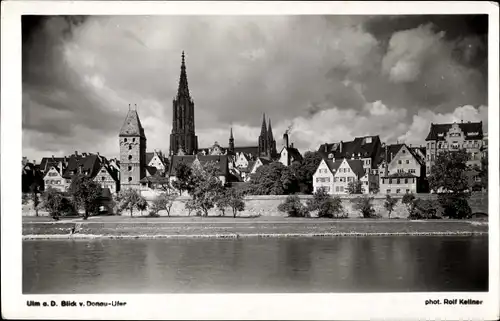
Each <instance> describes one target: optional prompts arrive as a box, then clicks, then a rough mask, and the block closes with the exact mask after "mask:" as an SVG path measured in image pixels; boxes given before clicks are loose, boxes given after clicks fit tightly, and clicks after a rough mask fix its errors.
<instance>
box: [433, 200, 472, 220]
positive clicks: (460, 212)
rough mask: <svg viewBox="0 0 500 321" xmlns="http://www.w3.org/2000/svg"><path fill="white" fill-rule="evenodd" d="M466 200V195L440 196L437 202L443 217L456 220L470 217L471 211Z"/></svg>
mask: <svg viewBox="0 0 500 321" xmlns="http://www.w3.org/2000/svg"><path fill="white" fill-rule="evenodd" d="M467 198H468V197H467V195H466V194H440V195H439V196H438V201H439V204H440V205H441V207H442V208H443V216H446V217H449V218H458V219H463V218H468V217H470V216H471V215H472V210H471V208H470V206H469V202H468V201H467Z"/></svg>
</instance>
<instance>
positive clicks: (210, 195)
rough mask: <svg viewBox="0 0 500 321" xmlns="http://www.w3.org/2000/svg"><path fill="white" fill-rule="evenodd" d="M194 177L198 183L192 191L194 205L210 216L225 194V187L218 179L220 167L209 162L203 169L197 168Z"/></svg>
mask: <svg viewBox="0 0 500 321" xmlns="http://www.w3.org/2000/svg"><path fill="white" fill-rule="evenodd" d="M192 177H193V181H195V182H196V185H194V187H193V188H192V189H191V191H190V195H191V197H192V200H193V203H192V205H193V206H194V208H195V209H196V210H199V211H201V212H202V213H203V214H204V215H205V216H208V211H209V210H210V209H212V208H213V207H214V206H215V204H216V202H217V201H218V199H219V198H220V197H221V195H223V193H224V186H223V185H222V182H221V181H220V180H219V177H218V166H217V165H216V164H215V163H214V162H207V163H205V164H204V165H203V166H202V167H201V168H196V169H195V170H194V171H193V176H192Z"/></svg>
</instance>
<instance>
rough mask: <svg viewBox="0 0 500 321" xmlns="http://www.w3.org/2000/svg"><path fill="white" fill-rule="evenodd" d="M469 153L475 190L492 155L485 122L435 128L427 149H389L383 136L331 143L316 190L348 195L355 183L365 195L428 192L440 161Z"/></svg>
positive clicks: (324, 153) (469, 171)
mask: <svg viewBox="0 0 500 321" xmlns="http://www.w3.org/2000/svg"><path fill="white" fill-rule="evenodd" d="M459 149H465V150H466V152H467V153H468V155H469V159H468V161H467V166H468V169H467V173H466V175H467V177H468V179H469V185H470V186H472V187H473V188H474V187H475V186H478V185H479V183H480V181H481V180H480V170H481V160H482V158H484V157H487V155H488V136H487V134H483V125H482V122H476V123H472V122H466V123H464V122H460V123H452V124H432V123H431V127H430V131H429V134H428V135H427V138H426V145H425V146H411V145H407V144H399V143H397V144H391V145H387V144H383V143H382V142H381V141H380V138H379V137H378V136H366V137H356V138H355V139H354V140H353V141H349V142H342V141H340V142H338V143H325V144H322V145H321V146H320V147H319V149H318V152H319V153H320V154H321V155H322V161H321V163H320V164H319V166H318V168H317V170H316V172H315V173H314V176H313V186H314V190H315V191H316V190H318V189H320V188H322V189H325V190H326V191H327V192H328V193H330V194H347V193H348V190H347V186H348V184H349V183H350V182H353V181H357V180H359V181H361V184H362V187H363V193H365V194H367V193H379V192H380V193H385V194H404V193H422V192H428V191H429V188H428V182H427V177H428V176H429V175H430V174H431V170H432V166H433V165H434V164H435V161H436V156H437V155H439V153H441V152H443V151H457V150H459Z"/></svg>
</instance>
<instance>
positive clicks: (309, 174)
mask: <svg viewBox="0 0 500 321" xmlns="http://www.w3.org/2000/svg"><path fill="white" fill-rule="evenodd" d="M320 163H321V154H320V153H318V152H316V151H315V152H306V153H305V154H304V158H303V159H302V161H301V162H294V163H292V165H290V170H291V172H292V173H293V175H294V176H295V178H296V180H297V184H298V191H299V192H301V193H304V194H311V193H312V192H313V175H314V173H315V172H316V169H317V168H318V166H319V164H320Z"/></svg>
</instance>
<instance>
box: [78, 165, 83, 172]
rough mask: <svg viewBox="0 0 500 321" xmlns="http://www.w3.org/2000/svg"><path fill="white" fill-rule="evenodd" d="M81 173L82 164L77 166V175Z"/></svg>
mask: <svg viewBox="0 0 500 321" xmlns="http://www.w3.org/2000/svg"><path fill="white" fill-rule="evenodd" d="M82 172H83V165H82V164H80V165H79V166H78V173H79V174H81V173H82Z"/></svg>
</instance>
